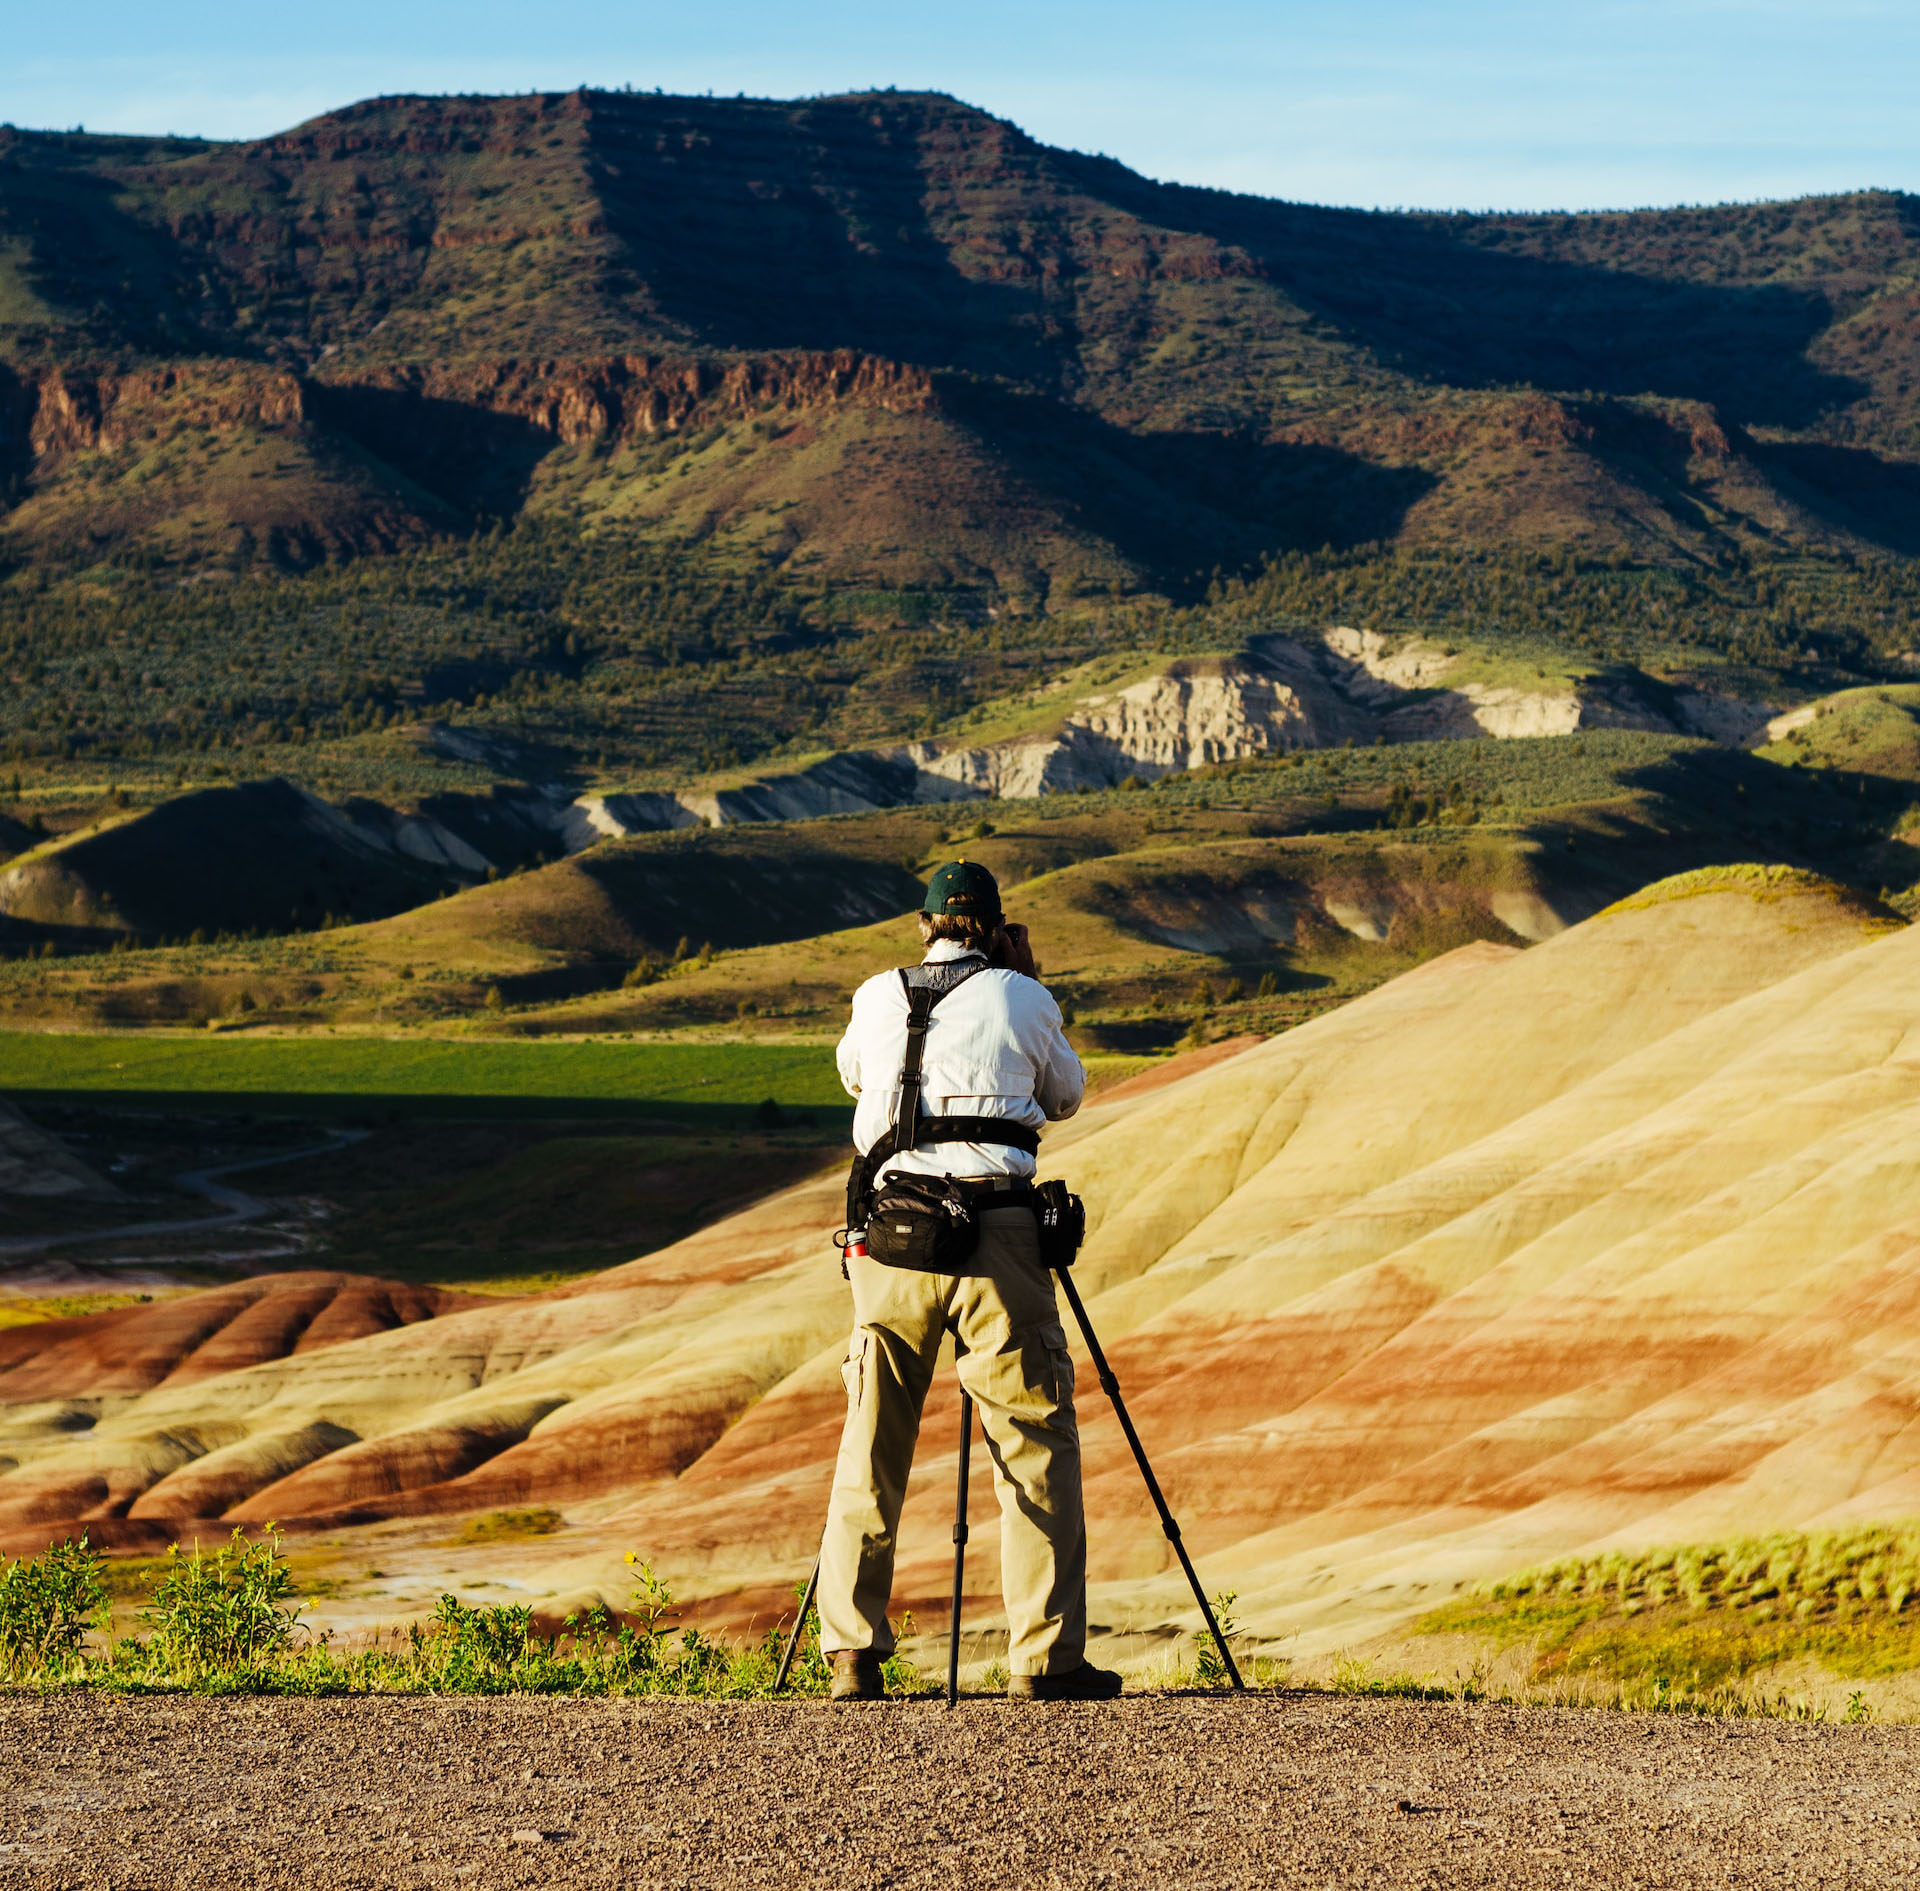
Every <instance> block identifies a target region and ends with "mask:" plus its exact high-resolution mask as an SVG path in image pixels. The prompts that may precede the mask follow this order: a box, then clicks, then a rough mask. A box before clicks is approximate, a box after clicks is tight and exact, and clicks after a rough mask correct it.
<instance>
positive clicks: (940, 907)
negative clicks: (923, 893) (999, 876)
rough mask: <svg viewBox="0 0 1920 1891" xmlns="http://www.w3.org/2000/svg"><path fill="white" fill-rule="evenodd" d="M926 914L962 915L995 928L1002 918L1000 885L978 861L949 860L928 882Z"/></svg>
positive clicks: (921, 903) (923, 903) (922, 902)
mask: <svg viewBox="0 0 1920 1891" xmlns="http://www.w3.org/2000/svg"><path fill="white" fill-rule="evenodd" d="M920 910H921V911H922V912H923V913H959V914H961V915H962V916H963V917H965V918H968V919H980V920H984V921H985V922H986V923H987V924H988V925H990V926H991V925H994V924H996V923H997V922H998V921H999V918H1000V882H999V881H998V880H996V879H995V878H994V877H993V875H992V874H990V873H989V872H988V871H987V870H986V868H985V867H983V866H981V865H980V863H979V862H978V861H977V860H949V861H948V862H947V864H946V865H945V866H944V867H936V868H935V869H934V875H933V878H932V879H931V880H929V881H928V882H927V897H926V898H925V899H924V900H922V901H921V902H920Z"/></svg>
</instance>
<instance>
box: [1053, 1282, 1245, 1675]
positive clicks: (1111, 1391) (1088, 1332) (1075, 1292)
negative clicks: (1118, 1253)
mask: <svg viewBox="0 0 1920 1891" xmlns="http://www.w3.org/2000/svg"><path fill="white" fill-rule="evenodd" d="M1054 1271H1055V1272H1056V1273H1057V1274H1058V1275H1059V1277H1060V1285H1061V1286H1062V1287H1063V1288H1064V1289H1065V1290H1066V1295H1067V1305H1068V1306H1070V1307H1071V1308H1072V1309H1073V1317H1074V1318H1075V1319H1076V1320H1078V1321H1079V1323H1080V1331H1081V1333H1082V1334H1083V1335H1084V1336H1085V1338H1086V1342H1087V1351H1088V1352H1089V1353H1091V1354H1092V1355H1093V1369H1094V1372H1095V1373H1096V1374H1097V1375H1098V1377H1099V1380H1100V1389H1101V1391H1103V1392H1104V1393H1105V1394H1106V1395H1107V1397H1108V1398H1109V1399H1111V1400H1112V1401H1113V1414H1114V1416H1115V1417H1116V1418H1117V1419H1119V1421H1120V1429H1121V1430H1122V1431H1123V1432H1125V1433H1126V1436H1127V1443H1128V1444H1129V1445H1131V1446H1132V1447H1133V1457H1134V1462H1135V1463H1136V1464H1138V1465H1139V1467H1140V1475H1141V1476H1142V1477H1143V1478H1145V1479H1146V1480H1147V1495H1148V1496H1149V1497H1151V1498H1152V1499H1153V1507H1154V1509H1155V1510H1157V1511H1158V1512H1159V1513H1160V1528H1161V1529H1162V1530H1164V1531H1165V1532H1166V1537H1167V1541H1168V1542H1169V1543H1171V1544H1172V1545H1173V1553H1174V1554H1175V1555H1176V1556H1177V1557H1179V1559H1180V1567H1181V1568H1182V1569H1183V1570H1185V1571H1186V1576H1187V1586H1188V1587H1189V1588H1190V1589H1192V1591H1193V1599H1194V1601H1196V1602H1197V1603H1199V1605H1200V1613H1201V1615H1202V1617H1204V1618H1205V1621H1206V1624H1207V1632H1208V1633H1209V1634H1210V1635H1212V1637H1213V1645H1214V1646H1215V1647H1216V1648H1217V1649H1219V1651H1220V1659H1221V1660H1222V1661H1224V1662H1225V1663H1226V1664H1227V1673H1228V1674H1229V1675H1231V1676H1232V1677H1233V1685H1234V1686H1235V1687H1236V1688H1237V1689H1239V1690H1240V1691H1241V1692H1242V1693H1245V1691H1246V1686H1247V1684H1246V1682H1244V1681H1243V1680H1241V1678H1240V1669H1239V1667H1238V1666H1237V1664H1236V1663H1235V1661H1234V1659H1233V1653H1232V1651H1231V1650H1230V1649H1229V1648H1228V1647H1227V1642H1226V1637H1225V1636H1224V1635H1222V1634H1221V1633H1220V1624H1219V1623H1218V1622H1216V1621H1215V1620H1214V1619H1213V1605H1212V1604H1211V1603H1210V1602H1208V1600H1207V1595H1206V1591H1205V1590H1204V1589H1202V1588H1201V1587H1200V1578H1199V1577H1198V1576H1197V1575H1196V1574H1195V1573H1194V1568H1193V1559H1192V1557H1190V1556H1189V1555H1188V1554H1187V1546H1186V1545H1185V1544H1184V1543H1183V1542H1181V1541H1180V1526H1179V1524H1177V1523H1176V1522H1174V1520H1173V1512H1172V1511H1171V1510H1169V1509H1168V1508H1167V1500H1166V1498H1165V1497H1164V1496H1162V1495H1161V1492H1160V1480H1159V1479H1158V1478H1157V1477H1155V1476H1154V1474H1153V1466H1152V1465H1151V1464H1149V1463H1148V1462H1147V1451H1146V1447H1145V1446H1144V1445H1143V1444H1141V1442H1140V1434H1139V1433H1138V1432H1137V1431H1135V1430H1134V1428H1133V1420H1132V1419H1131V1418H1130V1417H1129V1416H1128V1415H1127V1407H1126V1402H1125V1400H1123V1399H1122V1398H1121V1396H1120V1381H1119V1380H1118V1379H1116V1378H1115V1377H1114V1376H1113V1368H1112V1367H1111V1366H1110V1365H1108V1364H1107V1356H1106V1354H1105V1353H1103V1352H1102V1351H1101V1350H1100V1342H1099V1341H1098V1340H1097V1339H1096V1338H1095V1337H1094V1333H1093V1322H1092V1321H1090V1320H1089V1319H1088V1318H1087V1308H1086V1303H1085V1302H1084V1301H1083V1300H1082V1299H1081V1298H1080V1289H1079V1288H1078V1287H1076V1286H1075V1285H1074V1284H1073V1276H1072V1275H1071V1274H1070V1273H1068V1272H1067V1270H1066V1269H1065V1268H1064V1267H1062V1268H1056V1269H1055V1270H1054Z"/></svg>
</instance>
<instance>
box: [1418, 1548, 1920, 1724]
mask: <svg viewBox="0 0 1920 1891" xmlns="http://www.w3.org/2000/svg"><path fill="white" fill-rule="evenodd" d="M1420 1627H1421V1629H1422V1630H1423V1631H1424V1632H1426V1633H1428V1634H1467V1635H1472V1636H1477V1637H1480V1638H1483V1639H1484V1640H1486V1641H1487V1642H1488V1643H1490V1644H1491V1645H1492V1646H1494V1647H1496V1648H1500V1649H1506V1648H1515V1649H1524V1650H1526V1651H1527V1654H1528V1658H1529V1660H1530V1663H1531V1668H1530V1673H1529V1679H1530V1681H1531V1682H1532V1683H1533V1684H1535V1685H1536V1686H1538V1685H1542V1684H1546V1683H1550V1682H1553V1681H1557V1680H1561V1679H1578V1678H1582V1677H1592V1678H1595V1679H1598V1680H1603V1681H1608V1682H1616V1683H1629V1684H1641V1685H1642V1686H1644V1685H1645V1684H1648V1683H1657V1684H1664V1685H1665V1687H1666V1688H1668V1689H1669V1690H1671V1691H1672V1692H1673V1693H1674V1694H1676V1695H1680V1696H1690V1697H1693V1698H1696V1699H1703V1700H1707V1701H1710V1700H1711V1699H1712V1697H1713V1696H1714V1695H1715V1694H1716V1693H1719V1692H1722V1691H1731V1690H1734V1689H1735V1688H1736V1687H1737V1686H1738V1685H1740V1684H1743V1683H1747V1682H1749V1681H1754V1680H1758V1681H1760V1682H1762V1683H1764V1682H1765V1680H1766V1679H1767V1676H1768V1674H1769V1671H1773V1670H1778V1669H1780V1668H1782V1667H1784V1666H1785V1665H1786V1664H1788V1663H1814V1664H1817V1665H1818V1667H1820V1668H1822V1669H1825V1670H1827V1671H1829V1672H1830V1673H1833V1674H1836V1675H1839V1676H1842V1677H1845V1678H1848V1679H1855V1680H1868V1679H1883V1678H1886V1677H1890V1676H1895V1675H1901V1674H1905V1673H1908V1672H1910V1671H1912V1670H1913V1669H1915V1668H1920V1532H1916V1531H1915V1530H1914V1528H1913V1527H1912V1526H1910V1525H1908V1526H1862V1527H1859V1528H1854V1529H1848V1530H1833V1531H1824V1532H1817V1533H1813V1534H1807V1535H1782V1536H1768V1537H1752V1538H1743V1539H1740V1540H1737V1541H1732V1542H1725V1543H1704V1544H1695V1545H1689V1546H1686V1547H1682V1548H1677V1549H1668V1550H1660V1551H1654V1552H1649V1553H1647V1554H1645V1555H1638V1556H1635V1555H1627V1554H1612V1555H1606V1556H1595V1557H1577V1558H1572V1559H1569V1560H1568V1561H1565V1562H1560V1563H1554V1564H1551V1565H1549V1566H1547V1567H1545V1568H1543V1569H1538V1570H1530V1571H1525V1572H1523V1573H1521V1574H1519V1575H1516V1576H1511V1577H1508V1578H1507V1579H1506V1580H1505V1581H1502V1582H1497V1583H1492V1584H1488V1585H1486V1586H1485V1587H1483V1588H1480V1589H1477V1590H1475V1591H1473V1592H1471V1593H1470V1594H1468V1595H1466V1596H1463V1597H1461V1598H1460V1599H1459V1600H1458V1601H1455V1602H1452V1603H1449V1604H1447V1605H1446V1606H1445V1607H1443V1608H1440V1609H1437V1610H1434V1611H1433V1612H1432V1613H1430V1614H1429V1615H1427V1616H1426V1617H1425V1618H1423V1620H1422V1622H1421V1624H1420ZM1858 1698H1859V1697H1858V1696H1856V1699H1858Z"/></svg>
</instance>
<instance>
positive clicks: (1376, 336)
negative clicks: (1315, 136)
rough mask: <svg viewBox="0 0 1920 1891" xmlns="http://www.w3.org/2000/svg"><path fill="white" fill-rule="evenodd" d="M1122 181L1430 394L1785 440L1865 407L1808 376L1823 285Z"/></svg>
mask: <svg viewBox="0 0 1920 1891" xmlns="http://www.w3.org/2000/svg"><path fill="white" fill-rule="evenodd" d="M1099 162H1100V161H1099V160H1075V163H1076V164H1086V165H1092V166H1095V167H1099ZM1113 171H1114V172H1117V173H1119V176H1120V177H1122V178H1126V179H1131V187H1130V188H1124V196H1125V197H1126V198H1127V199H1130V200H1132V201H1129V202H1128V205H1127V207H1128V208H1130V209H1133V210H1134V211H1135V213H1136V214H1138V215H1144V216H1152V217H1155V218H1156V219H1157V220H1159V221H1162V222H1170V223H1172V224H1173V225H1174V226H1175V227H1176V228H1181V229H1187V230H1192V231H1195V232H1197V233H1201V234H1204V235H1208V236H1211V237H1213V238H1214V239H1215V240H1216V241H1218V242H1222V243H1231V244H1234V245H1237V246H1239V247H1241V248H1244V249H1247V250H1249V251H1251V252H1252V253H1253V254H1254V255H1256V256H1257V257H1258V258H1259V259H1260V261H1261V263H1262V265H1263V266H1264V272H1265V274H1266V276H1267V278H1268V280H1270V281H1271V282H1273V283H1274V284H1276V285H1277V286H1278V287H1280V288H1282V289H1284V290H1285V291H1286V292H1287V293H1288V294H1289V295H1291V296H1293V297H1295V298H1296V299H1297V300H1299V301H1300V302H1301V303H1303V304H1304V305H1306V306H1307V307H1308V308H1310V309H1313V310H1314V311H1315V312H1317V313H1319V314H1321V315H1324V316H1325V317H1326V318H1327V319H1328V320H1330V321H1332V322H1333V323H1335V324H1336V325H1337V326H1338V327H1339V328H1341V329H1342V330H1343V331H1345V332H1346V333H1347V334H1348V335H1349V336H1350V337H1351V338H1352V339H1353V340H1354V341H1356V342H1358V343H1360V344H1361V345H1362V346H1364V347H1366V348H1367V349H1369V350H1370V351H1371V352H1373V353H1374V354H1375V355H1377V356H1378V357H1379V358H1381V359H1382V360H1385V361H1387V362H1390V363H1392V364H1393V365H1395V366H1397V367H1399V368H1401V369H1402V370H1404V371H1405V372H1408V373H1410V374H1414V375H1416V376H1418V377H1420V378H1422V379H1426V380H1433V381H1442V382H1447V383H1450V384H1453V385H1468V386H1481V387H1489V388H1491V387H1512V386H1513V385H1515V384H1516V383H1527V384H1531V385H1533V386H1535V387H1542V388H1566V389H1581V390H1585V391H1588V392H1592V393H1603V394H1661V395H1666V396H1670V397H1673V398H1678V399H1690V400H1702V401H1709V402H1711V403H1712V404H1713V405H1714V406H1715V407H1716V408H1717V409H1719V410H1720V412H1721V413H1722V414H1724V415H1725V416H1726V417H1727V418H1728V419H1730V420H1733V421H1735V422H1736V423H1741V424H1756V425H1774V426H1788V427H1802V426H1806V425H1808V424H1810V423H1811V422H1812V421H1813V420H1815V419H1816V418H1817V417H1818V416H1819V415H1820V414H1821V413H1822V412H1824V411H1825V410H1826V409H1828V408H1829V407H1832V406H1833V405H1835V404H1837V403H1843V402H1846V401H1850V400H1853V399H1856V398H1858V397H1859V396H1860V395H1861V394H1862V393H1864V392H1865V389H1864V387H1863V386H1862V385H1861V384H1860V383H1858V382H1856V381H1853V380H1850V379H1848V378H1847V377H1845V376H1843V375H1838V374H1833V373H1829V372H1827V371H1826V370H1824V369H1821V368H1818V367H1816V366H1814V365H1813V363H1812V362H1810V361H1809V360H1807V358H1806V350H1807V347H1808V345H1809V343H1811V342H1812V341H1813V340H1814V339H1815V338H1816V337H1817V336H1818V335H1820V334H1821V333H1822V332H1823V331H1824V330H1825V329H1826V328H1827V327H1828V326H1829V325H1830V324H1831V322H1832V321H1833V319H1834V311H1833V308H1832V305H1831V304H1830V303H1829V301H1828V299H1827V296H1826V293H1825V291H1824V290H1823V289H1822V288H1821V287H1820V286H1819V285H1818V284H1817V283H1809V284H1805V285H1794V286H1787V285H1783V284H1754V285H1740V284H1728V283H1721V282H1702V281H1698V280H1695V281H1686V280H1679V279H1676V278H1675V277H1673V276H1671V275H1662V274H1660V273H1658V272H1659V271H1660V269H1661V267H1662V261H1663V255H1664V252H1662V251H1661V250H1660V249H1659V248H1658V247H1657V246H1656V245H1655V243H1654V241H1653V238H1652V234H1651V231H1649V235H1648V247H1647V250H1646V254H1645V257H1644V263H1643V268H1642V270H1635V269H1634V268H1633V267H1632V264H1633V262H1634V261H1635V260H1636V259H1635V258H1634V257H1633V255H1632V253H1631V250H1630V248H1629V247H1628V240H1626V239H1623V241H1622V243H1621V245H1620V246H1619V248H1620V250H1621V252H1622V254H1621V266H1619V267H1613V268H1600V267H1597V266H1595V265H1592V264H1588V263H1581V262H1573V261H1563V260H1559V259H1556V258H1553V257H1549V256H1544V255H1539V254H1525V253H1521V252H1520V251H1518V250H1517V249H1505V248H1495V247H1493V245H1494V244H1495V243H1496V242H1498V241H1500V239H1501V238H1502V237H1503V236H1504V235H1506V234H1508V233H1509V232H1510V231H1511V232H1512V233H1513V234H1514V235H1515V236H1516V237H1517V238H1518V239H1519V240H1532V241H1534V242H1538V243H1544V242H1546V241H1548V240H1550V239H1549V238H1548V235H1547V231H1546V229H1545V227H1544V226H1542V227H1536V228H1535V229H1533V230H1527V229H1525V228H1524V227H1521V228H1519V229H1515V226H1512V225H1506V224H1503V223H1502V222H1500V221H1499V220H1497V219H1490V218H1489V219H1482V218H1470V217H1443V216H1420V215H1415V216H1398V215H1392V214H1385V213H1378V212H1369V211H1356V210H1330V209H1323V208H1320V207H1317V206H1313V205H1303V204H1283V203H1274V202H1271V201H1269V200H1267V199H1264V198H1257V197H1236V196H1231V195H1229V194H1227V193H1225V192H1218V191H1206V190H1196V189H1192V188H1190V187H1186V186H1180V185H1147V184H1145V183H1144V180H1140V179H1134V178H1133V177H1132V173H1130V172H1125V171H1124V170H1122V168H1121V167H1119V166H1114V167H1113ZM1116 183H1117V180H1116ZM1109 188H1114V187H1113V186H1112V185H1110V186H1109ZM1115 194H1116V195H1121V194H1123V192H1122V190H1121V189H1115ZM1726 214H1727V215H1728V216H1729V217H1730V218H1731V217H1733V216H1735V215H1737V214H1738V213H1737V212H1731V211H1730V212H1728V213H1726Z"/></svg>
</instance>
